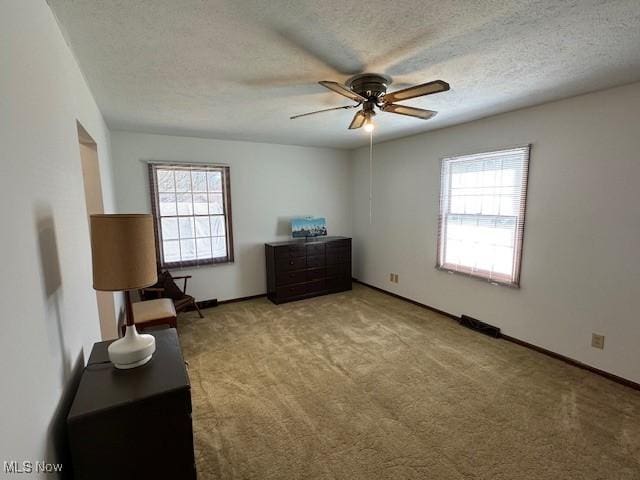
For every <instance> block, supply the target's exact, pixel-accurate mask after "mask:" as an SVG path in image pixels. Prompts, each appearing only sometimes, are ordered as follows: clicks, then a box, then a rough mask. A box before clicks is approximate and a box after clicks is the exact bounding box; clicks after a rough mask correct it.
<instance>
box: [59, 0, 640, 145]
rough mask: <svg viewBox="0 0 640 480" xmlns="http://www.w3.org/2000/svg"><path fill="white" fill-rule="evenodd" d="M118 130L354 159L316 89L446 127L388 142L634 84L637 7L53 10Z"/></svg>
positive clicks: (392, 127) (156, 4)
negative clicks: (356, 81) (376, 84)
mask: <svg viewBox="0 0 640 480" xmlns="http://www.w3.org/2000/svg"><path fill="white" fill-rule="evenodd" d="M49 4H50V5H51V7H52V9H53V11H54V13H55V15H56V16H57V18H58V20H59V22H60V24H61V27H62V29H63V31H64V33H65V35H66V37H67V39H68V41H69V42H70V44H71V47H72V49H73V51H74V53H75V55H76V56H77V58H78V60H79V62H80V66H81V68H82V70H83V72H84V74H85V76H86V77H87V80H88V82H89V85H90V87H91V89H92V91H93V93H94V95H95V97H96V100H97V102H98V105H99V107H100V109H101V111H102V112H103V114H104V117H105V119H106V121H107V123H108V125H109V126H110V128H112V129H116V130H135V131H143V132H151V133H164V134H177V135H191V136H202V137H212V138H226V139H237V140H252V141H261V142H272V143H283V144H298V145H316V146H331V147H344V148H351V147H356V146H359V145H364V144H366V143H367V141H368V137H367V136H366V134H365V133H364V132H363V131H349V130H347V126H348V124H349V122H350V120H351V117H352V116H353V113H354V111H348V110H347V111H344V110H340V111H336V112H329V113H324V114H320V115H315V116H311V117H306V118H301V119H297V120H289V116H291V115H294V114H298V113H304V112H307V111H312V110H318V109H322V108H328V107H332V106H339V105H347V104H349V103H350V101H349V100H348V99H346V98H343V97H340V96H339V95H337V94H334V93H331V92H329V91H327V90H325V89H324V88H323V87H321V86H319V85H318V84H317V83H316V82H317V81H318V80H336V81H344V80H346V79H347V78H348V77H349V76H351V75H352V74H355V73H360V72H365V71H366V72H380V73H385V74H387V75H390V76H392V77H393V79H394V84H393V85H391V88H390V89H389V90H390V91H392V90H393V89H394V87H395V88H402V87H406V86H408V85H410V84H417V83H423V82H426V81H430V80H434V79H443V80H445V81H447V82H449V83H450V84H451V91H449V92H445V93H441V94H438V95H433V96H429V97H424V98H422V99H416V100H411V101H407V102H404V103H406V104H407V105H413V106H417V107H422V108H428V109H431V110H437V111H439V112H440V113H439V114H438V116H436V117H435V118H434V119H432V120H429V121H421V120H417V119H412V118H409V117H402V116H399V115H393V114H389V113H380V114H379V115H378V116H377V117H376V122H377V129H376V134H375V135H376V139H377V140H387V139H391V138H397V137H402V136H406V135H411V134H415V133H418V132H423V131H426V130H430V129H433V128H440V127H443V126H446V125H451V124H455V123H460V122H463V121H468V120H472V119H476V118H480V117H484V116H487V115H491V114H494V113H498V112H504V111H508V110H512V109H515V108H519V107H523V106H528V105H534V104H538V103H543V102H545V101H549V100H554V99H558V98H563V97H567V96H571V95H576V94H580V93H585V92H589V91H593V90H598V89H602V88H607V87H611V86H615V85H621V84H625V83H630V82H633V81H637V80H640V1H639V0H614V1H595V0H579V1H562V0H551V1H545V0H539V1H524V0H512V1H505V0H457V1H456V0H439V1H426V0H395V1H391V2H390V1H382V0H372V1H364V0H362V1H358V2H353V1H347V0H321V1H318V0H314V1H302V0H289V1H286V0H253V1H252V0H229V1H223V0H215V1H204V0H154V1H142V0H138V1H136V0H128V1H124V0H119V1H116V0H112V1H96V0H49Z"/></svg>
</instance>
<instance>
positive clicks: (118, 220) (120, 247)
mask: <svg viewBox="0 0 640 480" xmlns="http://www.w3.org/2000/svg"><path fill="white" fill-rule="evenodd" d="M91 254H92V258H93V288H94V289H96V290H101V291H107V292H115V291H124V297H125V308H126V325H127V326H126V332H125V335H124V337H123V338H120V339H118V340H116V341H115V342H113V343H111V344H110V345H109V349H108V350H109V360H111V362H113V364H114V365H115V366H116V368H121V369H128V368H135V367H139V366H141V365H144V364H145V363H147V362H148V361H149V360H151V356H152V355H153V352H155V350H156V341H155V338H154V337H153V336H152V335H141V334H139V333H138V331H137V330H136V326H135V324H134V321H133V320H134V319H133V309H132V307H131V295H130V291H131V290H135V289H138V288H144V287H148V286H150V285H153V284H154V283H156V282H157V279H158V273H157V267H156V247H155V239H154V232H153V217H152V216H151V215H144V214H130V215H129V214H127V215H91Z"/></svg>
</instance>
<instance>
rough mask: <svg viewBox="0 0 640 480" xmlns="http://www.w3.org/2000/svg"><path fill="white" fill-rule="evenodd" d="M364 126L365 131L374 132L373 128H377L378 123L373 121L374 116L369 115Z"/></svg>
mask: <svg viewBox="0 0 640 480" xmlns="http://www.w3.org/2000/svg"><path fill="white" fill-rule="evenodd" d="M362 128H364V131H365V132H367V133H371V132H373V130H374V129H375V128H376V124H375V123H373V118H371V117H368V118H367V119H366V120H365V122H364V125H363V126H362Z"/></svg>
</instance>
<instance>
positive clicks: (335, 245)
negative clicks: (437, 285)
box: [327, 240, 351, 253]
mask: <svg viewBox="0 0 640 480" xmlns="http://www.w3.org/2000/svg"><path fill="white" fill-rule="evenodd" d="M341 248H346V249H349V250H350V249H351V240H334V241H333V242H328V243H327V253H329V252H330V251H332V250H339V249H341Z"/></svg>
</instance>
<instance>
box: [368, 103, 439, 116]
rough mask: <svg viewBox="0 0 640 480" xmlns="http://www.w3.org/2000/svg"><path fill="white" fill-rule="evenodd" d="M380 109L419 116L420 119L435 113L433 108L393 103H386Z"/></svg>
mask: <svg viewBox="0 0 640 480" xmlns="http://www.w3.org/2000/svg"><path fill="white" fill-rule="evenodd" d="M380 108H381V109H382V111H384V112H389V113H398V114H400V115H408V116H409V117H416V118H420V119H421V120H429V119H430V118H432V117H433V116H434V115H435V114H436V113H438V112H434V111H433V110H423V109H422V108H415V107H407V106H405V105H395V104H393V103H387V104H385V105H382V107H380Z"/></svg>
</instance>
